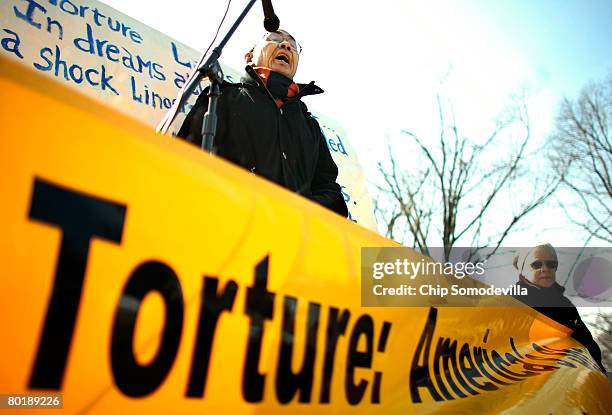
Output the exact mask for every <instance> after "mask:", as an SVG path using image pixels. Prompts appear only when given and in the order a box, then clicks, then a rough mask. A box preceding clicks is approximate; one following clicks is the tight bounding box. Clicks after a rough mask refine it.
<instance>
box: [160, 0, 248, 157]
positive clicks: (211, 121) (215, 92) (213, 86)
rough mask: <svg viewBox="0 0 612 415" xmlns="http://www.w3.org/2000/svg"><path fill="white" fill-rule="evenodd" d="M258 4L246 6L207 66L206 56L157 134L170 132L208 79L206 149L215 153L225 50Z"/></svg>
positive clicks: (203, 136) (209, 59) (212, 54)
mask: <svg viewBox="0 0 612 415" xmlns="http://www.w3.org/2000/svg"><path fill="white" fill-rule="evenodd" d="M256 1H257V0H249V3H248V4H247V5H246V7H245V8H244V10H243V11H242V13H241V14H240V16H238V18H237V19H236V21H235V22H234V24H233V25H232V27H231V28H230V29H229V31H228V32H227V34H226V35H225V37H224V38H223V39H222V40H221V42H220V43H219V44H218V45H217V46H216V47H215V48H214V49H213V50H212V52H211V54H210V56H209V57H208V59H206V61H205V62H204V63H202V61H204V57H205V55H202V57H201V58H200V61H199V64H198V65H199V66H197V67H196V68H195V69H194V70H193V72H191V74H190V75H189V79H188V80H187V83H185V85H184V86H183V88H182V89H181V90H180V91H179V94H178V96H177V98H176V100H175V102H174V105H173V106H172V108H170V110H168V113H167V114H166V116H165V117H164V119H163V120H162V121H161V122H160V123H159V125H158V126H157V129H156V130H157V132H160V133H162V134H165V133H167V132H168V129H169V128H170V125H171V124H172V122H173V121H174V119H175V118H176V115H177V114H178V112H179V109H180V108H182V107H183V105H184V104H185V102H186V101H187V99H189V97H190V96H191V94H192V93H193V90H194V89H195V87H196V86H197V85H198V84H199V83H200V81H201V80H202V79H203V78H208V80H209V81H210V87H209V89H208V110H207V112H206V114H204V120H203V122H202V150H204V151H206V152H208V153H213V152H214V144H215V134H216V132H217V113H216V111H217V99H218V98H219V95H220V94H221V88H220V85H221V83H222V82H223V71H222V70H221V66H220V65H219V58H220V57H221V52H222V51H223V48H224V47H225V45H226V43H227V42H228V41H229V40H230V38H231V37H232V35H233V34H234V32H235V31H236V29H237V28H238V26H240V23H242V20H244V18H245V17H246V15H247V14H248V13H249V11H250V10H251V8H252V7H253V5H254V4H255V2H256Z"/></svg>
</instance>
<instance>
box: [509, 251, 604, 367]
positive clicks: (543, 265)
mask: <svg viewBox="0 0 612 415" xmlns="http://www.w3.org/2000/svg"><path fill="white" fill-rule="evenodd" d="M513 265H514V267H515V268H516V269H517V270H518V271H519V281H518V283H517V285H519V286H521V287H523V288H525V289H527V293H528V294H527V295H526V296H520V297H517V299H518V300H520V301H522V302H523V303H525V304H527V305H528V306H530V307H531V308H533V309H535V310H536V311H538V312H540V313H542V314H544V315H545V316H547V317H549V318H551V319H553V320H555V321H557V322H558V323H560V324H563V325H564V326H566V327H568V328H570V329H571V330H573V333H572V337H573V338H574V339H576V340H578V341H579V342H580V343H582V344H583V345H584V347H586V348H587V350H588V351H589V353H590V354H591V356H592V357H593V359H594V360H595V361H596V362H597V364H598V365H599V367H600V368H601V370H602V371H603V372H604V373H605V372H606V370H605V368H604V367H603V364H602V363H601V350H600V349H599V346H598V345H597V343H595V340H593V336H592V335H591V333H590V332H589V329H588V328H587V326H586V325H585V324H584V323H583V321H582V319H581V318H580V314H578V310H576V307H575V306H574V304H572V302H571V301H570V300H569V299H568V298H567V297H565V296H564V295H563V292H564V291H565V288H564V287H562V286H561V285H559V284H557V281H556V274H557V267H558V266H559V261H558V259H557V252H556V251H555V248H553V246H552V245H551V244H548V243H546V244H542V245H538V246H535V247H533V248H531V249H527V250H524V251H522V252H519V253H518V254H517V255H516V256H515V257H514V262H513Z"/></svg>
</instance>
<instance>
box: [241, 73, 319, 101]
mask: <svg viewBox="0 0 612 415" xmlns="http://www.w3.org/2000/svg"><path fill="white" fill-rule="evenodd" d="M244 70H245V72H246V74H245V75H243V76H242V78H241V79H240V82H242V83H243V84H245V85H251V86H257V87H259V88H262V89H264V90H265V91H266V92H267V93H268V95H270V92H269V91H268V89H267V88H266V85H265V84H264V83H263V81H262V80H261V78H260V77H259V75H257V72H255V69H253V67H252V66H251V65H247V66H246V68H244ZM296 83H297V82H296ZM297 85H298V86H299V87H300V92H299V93H298V94H297V95H296V96H294V97H293V98H292V99H291V100H292V101H293V100H297V99H300V98H302V97H304V96H307V95H318V94H322V93H323V92H324V91H323V90H322V89H321V88H319V87H318V86H317V85H315V83H314V81H312V82H310V83H308V84H300V83H297ZM270 96H271V95H270ZM272 99H274V98H272Z"/></svg>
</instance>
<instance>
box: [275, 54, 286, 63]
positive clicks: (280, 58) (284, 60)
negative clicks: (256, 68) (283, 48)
mask: <svg viewBox="0 0 612 415" xmlns="http://www.w3.org/2000/svg"><path fill="white" fill-rule="evenodd" d="M274 60H277V61H282V62H285V63H286V64H289V58H288V57H286V56H285V55H278V56H277V57H276V58H274Z"/></svg>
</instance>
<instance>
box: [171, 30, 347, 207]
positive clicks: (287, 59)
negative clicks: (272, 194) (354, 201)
mask: <svg viewBox="0 0 612 415" xmlns="http://www.w3.org/2000/svg"><path fill="white" fill-rule="evenodd" d="M300 52H301V47H300V45H299V44H298V43H297V42H296V40H295V39H294V38H293V36H291V35H290V34H289V33H287V32H286V31H284V30H277V31H275V32H269V33H267V34H266V35H265V36H264V37H263V38H262V39H261V40H260V41H259V42H257V44H256V45H255V46H254V47H253V48H252V49H251V50H250V51H249V52H247V53H246V55H245V59H246V63H247V66H246V68H245V71H246V74H245V75H244V76H243V77H242V79H241V82H240V83H237V84H234V83H229V82H226V81H224V82H223V84H222V85H221V96H220V97H219V100H218V104H217V116H218V125H217V133H216V136H215V147H216V152H217V154H218V155H219V156H221V157H223V158H225V159H227V160H229V161H231V162H233V163H235V164H237V165H239V166H242V167H244V168H246V169H248V170H249V171H251V172H254V173H256V174H258V175H260V176H262V177H265V178H267V179H269V180H271V181H273V182H275V183H277V184H279V185H281V186H284V187H286V188H287V189H289V190H292V191H294V192H296V193H298V194H301V195H303V196H304V197H307V198H308V199H311V200H313V201H315V202H317V203H319V204H321V205H323V206H325V207H326V208H328V209H330V210H333V211H334V212H336V213H338V214H340V215H342V216H345V217H346V216H347V215H348V210H347V207H346V203H345V202H344V197H343V196H342V193H341V192H340V186H339V185H338V183H336V178H337V176H338V167H337V166H336V164H335V163H334V161H333V159H332V157H331V154H330V152H329V149H328V148H327V143H326V141H325V137H324V136H323V134H322V133H321V129H320V127H319V124H318V123H317V121H316V120H315V119H314V118H313V117H312V116H311V114H310V113H309V112H308V109H307V108H306V105H305V104H304V103H303V102H302V101H301V99H302V98H303V97H305V96H307V95H316V94H320V93H322V92H323V90H322V89H321V88H319V87H318V86H316V85H315V84H314V82H310V83H309V84H296V83H295V82H293V77H294V75H295V73H296V71H297V68H298V63H299V60H300ZM207 106H208V96H207V95H206V93H202V94H200V96H199V97H198V100H197V101H196V104H195V105H194V107H193V108H192V109H191V111H190V112H189V114H188V115H187V118H186V119H185V121H184V123H183V125H182V126H181V129H180V130H179V132H178V135H179V137H183V138H185V139H187V140H188V141H190V142H191V143H193V144H197V145H201V142H202V120H203V116H204V113H205V112H206V110H207Z"/></svg>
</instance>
